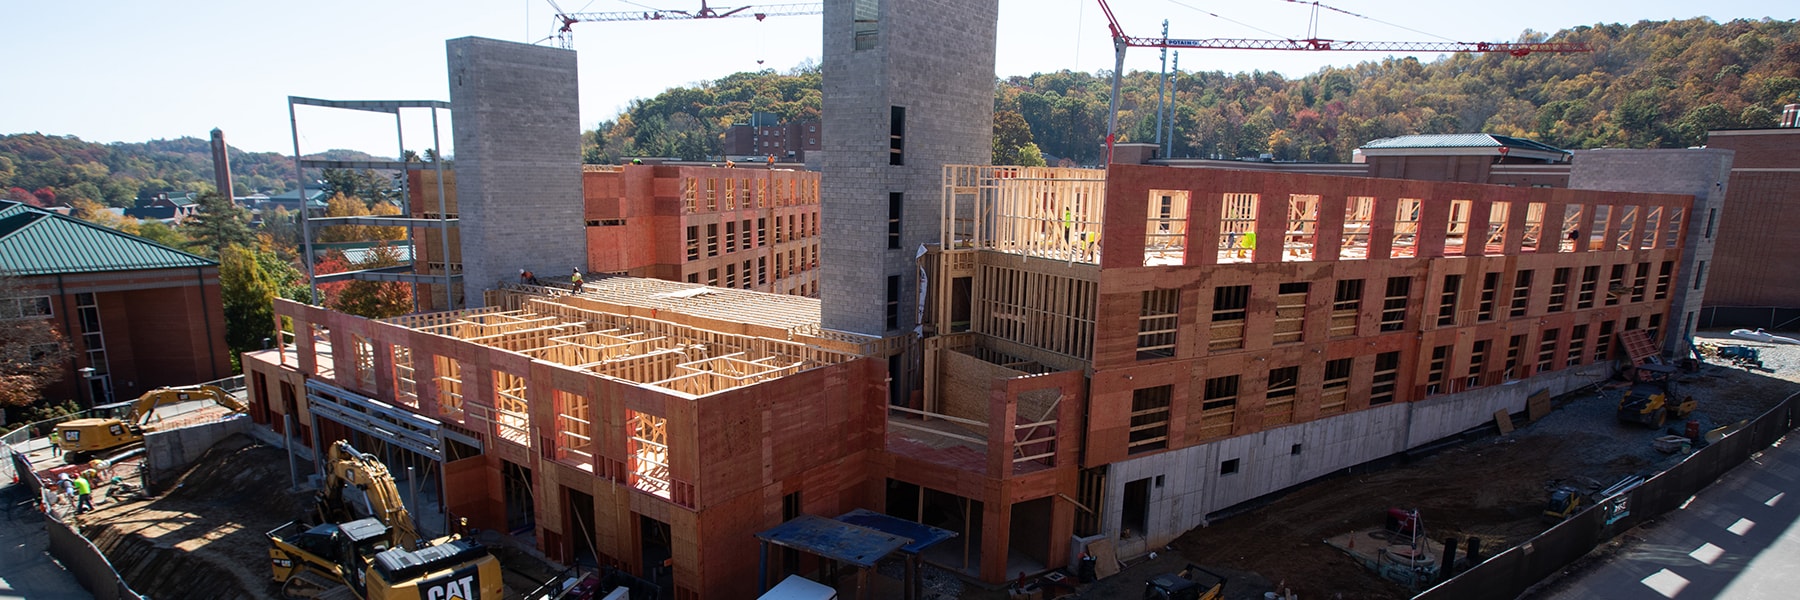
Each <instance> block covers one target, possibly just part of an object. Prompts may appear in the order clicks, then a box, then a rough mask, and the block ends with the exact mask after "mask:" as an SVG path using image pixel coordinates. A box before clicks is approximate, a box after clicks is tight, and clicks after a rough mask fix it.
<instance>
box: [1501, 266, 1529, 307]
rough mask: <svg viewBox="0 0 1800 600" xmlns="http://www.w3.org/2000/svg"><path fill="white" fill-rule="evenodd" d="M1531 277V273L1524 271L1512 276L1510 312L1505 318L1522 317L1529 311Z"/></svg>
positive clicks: (1527, 270)
mask: <svg viewBox="0 0 1800 600" xmlns="http://www.w3.org/2000/svg"><path fill="white" fill-rule="evenodd" d="M1531 275H1532V271H1531V270H1530V269H1525V270H1521V271H1519V272H1518V274H1516V275H1514V276H1513V291H1512V310H1511V311H1510V312H1508V313H1507V316H1511V317H1523V316H1525V314H1526V313H1528V312H1530V311H1531Z"/></svg>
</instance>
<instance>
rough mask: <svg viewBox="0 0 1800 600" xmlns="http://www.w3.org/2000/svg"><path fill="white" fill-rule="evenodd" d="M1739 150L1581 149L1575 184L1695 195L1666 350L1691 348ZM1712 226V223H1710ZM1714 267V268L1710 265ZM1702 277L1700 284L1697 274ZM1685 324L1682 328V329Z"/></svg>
mask: <svg viewBox="0 0 1800 600" xmlns="http://www.w3.org/2000/svg"><path fill="white" fill-rule="evenodd" d="M1734 155H1735V153H1734V152H1733V151H1731V150H1724V149H1717V148H1692V149H1687V150H1625V149H1600V150H1576V151H1575V158H1574V160H1573V161H1572V162H1573V166H1572V167H1571V168H1570V172H1569V187H1571V188H1574V189H1583V190H1607V191H1614V192H1652V193H1660V194H1692V195H1693V196H1694V205H1693V210H1692V211H1691V212H1689V214H1688V217H1687V219H1688V228H1687V233H1686V237H1685V238H1683V240H1684V241H1685V244H1684V245H1683V248H1684V249H1685V251H1684V252H1683V253H1682V255H1681V260H1680V262H1679V264H1678V265H1677V268H1676V272H1675V275H1676V277H1675V280H1676V283H1677V284H1678V285H1676V286H1675V293H1673V294H1672V295H1671V301H1670V303H1669V317H1668V319H1669V322H1670V323H1671V324H1676V327H1670V328H1668V331H1669V332H1670V334H1671V335H1668V336H1667V337H1665V338H1664V341H1663V350H1664V351H1665V352H1668V353H1671V354H1673V355H1675V356H1685V355H1686V354H1687V352H1688V341H1687V339H1688V336H1689V335H1692V334H1693V332H1694V323H1696V322H1698V315H1699V313H1700V307H1701V305H1702V303H1703V302H1704V301H1705V299H1706V281H1705V279H1704V278H1705V277H1707V275H1706V273H1703V272H1699V271H1698V266H1699V264H1701V263H1705V264H1708V265H1711V264H1712V263H1713V247H1714V245H1715V243H1716V241H1717V237H1718V236H1717V233H1718V231H1717V227H1716V223H1715V221H1716V220H1717V219H1723V218H1725V215H1724V214H1723V213H1724V208H1725V193H1726V187H1727V186H1726V184H1727V183H1728V182H1729V181H1730V179H1731V161H1732V158H1733V156H1734ZM1709 224H1711V225H1709ZM1709 269H1710V267H1709ZM1696 275H1698V276H1699V277H1701V278H1702V280H1701V281H1699V282H1698V283H1696V282H1695V281H1694V278H1695V276H1696ZM1677 327H1679V329H1677Z"/></svg>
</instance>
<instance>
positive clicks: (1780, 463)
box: [1530, 434, 1800, 600]
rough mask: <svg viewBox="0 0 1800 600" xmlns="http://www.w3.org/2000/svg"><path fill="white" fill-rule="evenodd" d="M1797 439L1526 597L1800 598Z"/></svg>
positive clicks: (1799, 460) (1567, 599) (1570, 599)
mask: <svg viewBox="0 0 1800 600" xmlns="http://www.w3.org/2000/svg"><path fill="white" fill-rule="evenodd" d="M1797 519H1800V434H1793V435H1790V436H1789V437H1786V438H1783V439H1782V440H1781V441H1780V442H1778V443H1777V444H1776V445H1775V446H1773V447H1771V448H1769V449H1768V450H1766V451H1764V452H1763V454H1762V456H1761V457H1760V458H1755V459H1752V460H1751V461H1749V462H1746V463H1744V464H1743V465H1741V466H1739V467H1738V468H1736V469H1733V470H1732V471H1731V472H1729V473H1726V474H1725V476H1724V477H1721V478H1719V480H1718V481H1717V482H1714V483H1713V485H1711V486H1710V487H1707V488H1706V489H1705V490H1702V491H1701V492H1700V493H1699V494H1698V495H1696V496H1695V497H1694V498H1693V499H1691V500H1690V501H1689V502H1688V504H1687V506H1686V507H1685V508H1684V509H1682V510H1677V511H1673V512H1670V513H1669V514H1667V515H1664V516H1663V517H1662V518H1659V519H1657V520H1656V521H1654V522H1652V523H1650V524H1647V525H1644V526H1641V527H1639V528H1638V529H1636V530H1634V531H1632V532H1631V533H1630V535H1633V536H1636V537H1638V538H1640V539H1638V540H1635V541H1632V542H1629V543H1627V544H1626V545H1625V546H1624V547H1623V548H1621V549H1620V550H1619V551H1618V552H1617V553H1615V554H1613V555H1612V556H1610V557H1607V558H1605V559H1603V560H1601V561H1600V562H1599V563H1597V564H1594V565H1591V566H1589V567H1588V568H1585V569H1583V572H1582V574H1580V575H1578V576H1573V577H1571V579H1569V580H1565V581H1562V582H1558V583H1557V584H1554V585H1553V586H1551V588H1550V589H1549V590H1548V591H1546V592H1544V593H1539V594H1534V595H1531V596H1530V597H1532V598H1540V599H1548V600H1576V599H1584V600H1585V599H1613V598H1618V599H1637V598H1650V599H1656V598H1672V599H1680V600H1690V599H1697V598H1730V599H1732V600H1738V599H1750V600H1756V599H1764V598H1768V599H1774V598H1781V599H1789V598H1800V568H1796V566H1800V527H1797V526H1796V523H1795V522H1796V520H1797Z"/></svg>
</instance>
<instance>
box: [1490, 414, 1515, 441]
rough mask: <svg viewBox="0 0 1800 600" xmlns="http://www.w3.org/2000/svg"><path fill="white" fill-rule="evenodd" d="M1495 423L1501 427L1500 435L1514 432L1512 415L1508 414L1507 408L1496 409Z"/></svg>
mask: <svg viewBox="0 0 1800 600" xmlns="http://www.w3.org/2000/svg"><path fill="white" fill-rule="evenodd" d="M1494 425H1497V426H1499V427H1500V435H1506V434H1509V433H1512V432H1513V425H1512V415H1509V414H1506V410H1505V409H1501V410H1496V411H1494Z"/></svg>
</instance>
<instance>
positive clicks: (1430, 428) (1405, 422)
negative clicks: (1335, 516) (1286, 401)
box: [1101, 364, 1611, 557]
mask: <svg viewBox="0 0 1800 600" xmlns="http://www.w3.org/2000/svg"><path fill="white" fill-rule="evenodd" d="M1610 374H1611V371H1610V367H1609V366H1608V365H1604V364H1603V365H1584V366H1581V367H1577V368H1573V369H1567V370H1563V371H1557V372H1555V373H1548V374H1544V375H1540V376H1537V377H1533V378H1531V379H1528V380H1522V381H1515V382H1510V383H1508V384H1503V385H1496V386H1489V387H1485V388H1480V389H1476V390H1472V391H1468V392H1462V393H1458V394H1450V395H1445V396H1442V397H1437V398H1431V399H1429V400H1422V401H1419V402H1411V403H1405V404H1394V405H1388V406H1380V407H1376V408H1371V409H1367V410H1361V411H1356V412H1353V413H1350V414H1346V415H1342V416H1337V417H1332V418H1327V419H1320V420H1317V421H1310V422H1306V423H1299V424H1296V425H1291V426H1287V427H1280V428H1276V429H1271V430H1268V431H1261V432H1257V433H1252V434H1249V435H1243V436H1238V437H1234V438H1229V439H1224V440H1219V441H1217V442H1212V443H1208V444H1201V445H1197V446H1190V447H1187V448H1182V449H1180V450H1175V451H1172V452H1164V453H1160V454H1155V455H1151V456H1146V457H1143V458H1137V459H1132V460H1125V461H1120V462H1116V463H1113V464H1111V465H1109V466H1108V467H1107V469H1108V472H1107V478H1106V485H1107V491H1106V503H1105V507H1104V508H1103V509H1102V510H1103V512H1104V513H1105V515H1104V516H1103V521H1102V526H1101V527H1102V530H1103V533H1104V534H1105V535H1106V536H1107V537H1111V538H1113V539H1115V540H1118V544H1117V547H1118V553H1119V556H1122V557H1130V556H1136V555H1139V554H1142V553H1144V552H1148V551H1150V550H1153V549H1156V548H1160V547H1162V546H1164V545H1167V544H1169V543H1170V542H1173V541H1174V540H1175V538H1177V537H1180V536H1181V534H1183V533H1185V532H1187V531H1188V530H1190V529H1193V528H1195V527H1200V526H1204V525H1206V524H1207V521H1206V515H1208V514H1212V513H1215V512H1218V511H1221V510H1224V509H1227V508H1230V507H1232V506H1234V505H1237V504H1241V503H1244V502H1247V501H1250V500H1254V499H1256V498H1258V497H1261V496H1263V495H1265V494H1269V493H1273V492H1277V491H1280V490H1282V489H1285V488H1288V487H1291V486H1294V485H1299V484H1302V483H1305V482H1307V481H1310V480H1312V479H1314V478H1317V477H1322V476H1325V475H1329V474H1331V473H1332V472H1335V471H1338V470H1341V469H1345V468H1349V467H1353V466H1356V465H1359V464H1363V463H1366V462H1370V461H1374V460H1379V459H1382V458H1385V457H1388V456H1391V455H1394V454H1396V453H1399V452H1404V451H1407V450H1410V449H1414V448H1418V447H1420V446H1424V445H1426V444H1430V443H1432V442H1435V441H1438V440H1441V439H1444V438H1446V437H1449V436H1452V435H1456V434H1458V433H1460V432H1462V431H1465V430H1468V429H1469V428H1472V427H1476V426H1480V425H1482V424H1484V423H1491V422H1493V419H1494V412H1495V411H1497V410H1501V409H1505V410H1506V411H1507V412H1509V413H1519V412H1523V411H1524V410H1525V399H1526V398H1527V397H1529V396H1530V395H1531V394H1534V393H1536V392H1539V391H1548V392H1550V394H1551V395H1552V396H1556V395H1561V394H1563V393H1567V392H1569V391H1572V390H1575V389H1577V388H1580V387H1582V386H1585V385H1589V384H1592V383H1594V382H1596V381H1600V380H1603V379H1605V378H1606V377H1608V376H1610ZM1230 460H1236V461H1237V464H1236V472H1234V473H1221V471H1222V470H1223V466H1224V463H1225V462H1226V461H1230ZM1154 477H1161V478H1162V485H1160V486H1157V485H1154V483H1153V484H1152V485H1151V486H1150V497H1149V510H1148V511H1147V516H1146V519H1145V520H1146V521H1147V522H1146V523H1145V529H1146V531H1142V532H1137V531H1134V532H1132V536H1131V537H1130V538H1122V537H1120V528H1121V523H1120V519H1121V515H1122V507H1123V505H1124V497H1125V496H1124V494H1125V484H1127V483H1129V482H1131V481H1136V480H1140V479H1146V478H1154Z"/></svg>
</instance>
